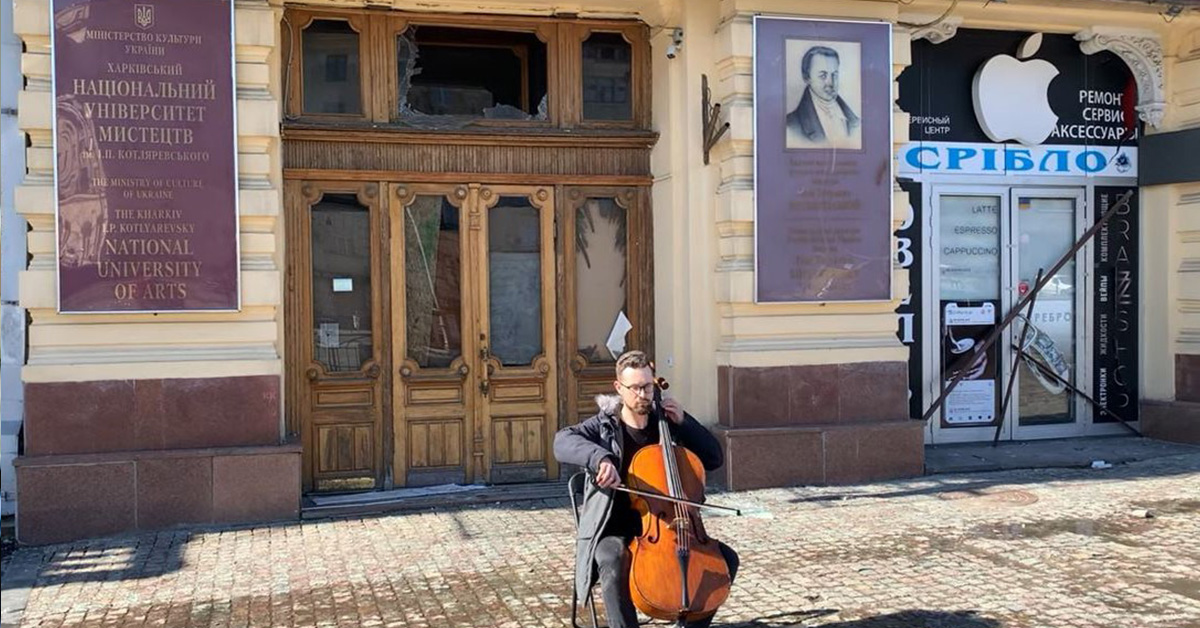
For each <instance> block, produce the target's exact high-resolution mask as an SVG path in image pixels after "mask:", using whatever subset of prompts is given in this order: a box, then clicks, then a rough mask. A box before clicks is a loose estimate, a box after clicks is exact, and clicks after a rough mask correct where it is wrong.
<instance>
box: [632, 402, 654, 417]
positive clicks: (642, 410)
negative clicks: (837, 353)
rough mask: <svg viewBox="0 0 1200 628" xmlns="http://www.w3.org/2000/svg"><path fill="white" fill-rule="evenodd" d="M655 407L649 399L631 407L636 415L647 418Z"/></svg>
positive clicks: (635, 403)
mask: <svg viewBox="0 0 1200 628" xmlns="http://www.w3.org/2000/svg"><path fill="white" fill-rule="evenodd" d="M653 407H654V404H653V402H651V401H650V400H649V399H638V400H637V401H636V402H634V404H633V405H632V406H630V407H629V409H630V410H632V411H633V413H634V414H638V415H641V416H646V415H648V414H650V409H651V408H653Z"/></svg>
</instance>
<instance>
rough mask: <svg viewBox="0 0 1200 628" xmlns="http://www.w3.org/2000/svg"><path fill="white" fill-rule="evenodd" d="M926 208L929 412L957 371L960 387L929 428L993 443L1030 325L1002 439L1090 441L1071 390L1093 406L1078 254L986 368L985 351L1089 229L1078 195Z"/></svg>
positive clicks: (1012, 192)
mask: <svg viewBox="0 0 1200 628" xmlns="http://www.w3.org/2000/svg"><path fill="white" fill-rule="evenodd" d="M932 196H933V198H932V199H930V200H931V201H932V202H931V204H930V206H931V207H932V208H933V215H932V220H933V228H932V229H931V230H930V231H931V236H930V240H931V241H930V251H931V252H932V259H933V260H934V263H933V264H932V265H931V271H930V272H931V274H932V276H931V277H929V279H930V282H929V284H928V285H930V286H931V288H932V289H931V290H930V291H929V293H930V294H929V300H928V301H927V302H926V304H925V305H926V311H928V312H931V313H933V314H934V315H933V316H930V317H929V319H931V320H930V329H927V334H926V337H927V338H930V339H931V341H930V342H929V343H928V345H927V346H926V347H925V350H926V355H928V356H930V358H931V359H930V360H929V361H928V363H929V365H930V366H929V370H928V372H927V373H926V374H925V381H926V389H925V391H924V392H925V396H926V399H927V402H926V404H928V403H931V402H932V401H933V400H934V399H935V398H937V396H938V395H939V394H941V391H942V390H943V389H944V386H946V384H948V383H949V381H950V380H951V379H952V378H953V377H954V376H955V374H956V373H958V372H960V371H965V372H966V376H965V377H964V379H963V381H962V382H961V383H960V384H959V386H958V387H957V388H956V389H955V391H954V392H953V393H951V394H950V395H949V396H948V397H947V399H946V403H945V405H944V406H943V408H942V411H941V412H939V413H938V414H937V415H934V417H932V418H931V429H932V434H931V436H932V439H931V440H932V441H933V442H935V443H939V442H940V443H947V442H970V441H982V440H990V439H991V438H993V437H994V435H995V433H996V426H997V424H998V423H999V422H1000V421H1001V417H1000V407H1001V405H1002V399H1003V398H1004V395H1005V394H1006V390H1007V385H1008V380H1009V379H1010V374H1011V373H1012V369H1013V358H1014V356H1015V355H1017V344H1018V342H1019V341H1020V339H1021V331H1022V329H1023V328H1024V327H1025V326H1026V323H1028V329H1029V331H1028V333H1027V334H1026V337H1025V344H1024V347H1023V348H1024V351H1023V352H1022V353H1023V354H1025V355H1028V356H1030V357H1029V358H1028V359H1026V358H1022V361H1021V362H1020V363H1019V364H1018V366H1017V376H1016V381H1015V382H1013V387H1012V392H1011V397H1010V400H1009V403H1008V408H1007V410H1006V415H1007V416H1006V417H1004V422H1003V427H1002V428H1001V431H1000V438H1002V439H1004V440H1011V439H1017V440H1021V439H1034V438H1056V437H1066V436H1078V435H1082V434H1085V433H1087V431H1088V428H1089V426H1090V423H1091V416H1092V414H1091V411H1090V408H1089V406H1088V405H1087V404H1086V402H1085V401H1084V400H1083V398H1082V397H1080V396H1078V395H1075V394H1072V393H1071V391H1070V388H1071V387H1072V386H1074V387H1077V388H1079V389H1080V390H1081V391H1082V392H1084V393H1085V394H1089V395H1090V390H1089V389H1090V386H1089V384H1088V382H1090V381H1091V379H1090V377H1089V371H1088V366H1087V365H1088V364H1089V361H1088V360H1089V358H1090V350H1089V346H1088V343H1087V342H1085V340H1086V338H1087V336H1086V334H1085V330H1086V329H1087V326H1086V321H1087V320H1088V319H1089V316H1088V309H1087V308H1088V304H1087V302H1086V299H1085V298H1084V297H1085V295H1086V294H1089V291H1088V290H1087V288H1086V286H1087V279H1088V277H1087V274H1086V272H1085V269H1086V268H1088V267H1089V264H1088V262H1087V260H1089V259H1090V257H1091V249H1090V246H1089V247H1085V248H1084V249H1083V250H1082V251H1080V252H1079V253H1078V254H1077V255H1076V256H1075V259H1074V260H1072V261H1070V262H1068V263H1067V264H1066V265H1064V266H1063V267H1062V268H1061V269H1060V270H1059V271H1058V272H1057V273H1055V274H1054V276H1053V277H1051V279H1050V280H1049V283H1048V284H1047V286H1046V287H1045V288H1044V289H1043V290H1042V292H1041V293H1039V295H1038V298H1037V301H1036V303H1035V306H1034V309H1033V311H1032V314H1031V315H1029V316H1023V317H1022V318H1021V319H1018V320H1017V321H1016V322H1015V323H1014V324H1012V325H1010V326H1009V327H1008V328H1007V329H1006V330H1005V331H1004V333H1003V335H1002V336H1001V339H1000V340H999V341H998V342H997V343H996V345H994V346H993V347H992V348H991V349H990V350H989V351H988V352H987V353H986V354H985V355H984V356H982V358H980V359H977V360H976V359H974V356H975V352H974V347H975V346H976V345H977V344H979V343H981V342H983V340H984V339H985V338H986V337H987V336H988V335H989V333H990V332H991V331H992V330H993V329H994V328H995V326H996V325H997V324H999V323H1000V322H1001V321H1002V320H1003V318H1004V316H1005V314H1006V313H1007V312H1009V311H1010V310H1011V309H1012V308H1013V307H1014V306H1015V305H1016V304H1017V302H1018V301H1019V300H1020V298H1021V297H1022V296H1024V295H1025V294H1026V293H1027V292H1028V291H1029V290H1032V288H1033V286H1034V285H1035V282H1036V279H1037V273H1038V269H1044V270H1045V271H1049V270H1050V268H1051V267H1052V266H1053V265H1054V264H1055V262H1056V261H1057V260H1058V259H1059V258H1060V257H1061V256H1062V255H1063V254H1064V253H1066V252H1067V251H1068V250H1069V249H1070V247H1071V245H1072V244H1074V242H1075V240H1076V239H1077V238H1078V237H1079V236H1080V235H1081V234H1082V233H1083V232H1084V231H1085V230H1086V228H1087V212H1086V211H1085V204H1084V198H1085V197H1084V190H1083V189H1082V188H1019V187H1009V186H935V187H934V188H933V190H932Z"/></svg>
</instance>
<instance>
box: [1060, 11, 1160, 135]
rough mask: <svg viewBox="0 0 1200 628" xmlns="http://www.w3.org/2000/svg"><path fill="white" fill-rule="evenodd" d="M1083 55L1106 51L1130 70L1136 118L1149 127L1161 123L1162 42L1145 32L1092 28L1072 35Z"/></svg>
mask: <svg viewBox="0 0 1200 628" xmlns="http://www.w3.org/2000/svg"><path fill="white" fill-rule="evenodd" d="M1075 39H1076V41H1078V42H1079V49H1080V50H1082V51H1083V53H1084V54H1089V55H1090V54H1096V53H1097V52H1100V51H1101V50H1108V51H1110V52H1112V53H1113V54H1115V55H1117V56H1118V57H1120V58H1121V60H1122V61H1124V62H1125V64H1126V65H1128V66H1129V69H1130V70H1132V71H1133V77H1134V80H1136V81H1137V86H1138V104H1137V107H1136V109H1137V111H1138V117H1139V118H1141V119H1142V120H1143V121H1144V122H1147V123H1149V124H1150V125H1151V126H1155V127H1157V126H1158V125H1159V124H1161V123H1162V119H1163V114H1164V113H1165V111H1166V108H1167V99H1166V96H1165V95H1164V88H1163V51H1162V42H1161V41H1159V38H1158V36H1157V35H1156V34H1154V33H1152V32H1149V31H1139V30H1128V29H1116V28H1101V27H1092V28H1088V29H1085V30H1082V31H1080V32H1078V33H1075Z"/></svg>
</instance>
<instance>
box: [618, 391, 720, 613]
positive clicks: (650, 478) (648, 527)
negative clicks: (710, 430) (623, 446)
mask: <svg viewBox="0 0 1200 628" xmlns="http://www.w3.org/2000/svg"><path fill="white" fill-rule="evenodd" d="M654 384H655V385H654V405H653V410H652V412H651V420H656V421H658V429H659V444H658V446H657V447H655V446H647V447H643V448H642V449H640V450H638V452H637V453H635V454H634V455H633V459H632V460H631V461H630V464H629V471H628V474H627V480H626V485H625V486H616V487H613V488H614V489H615V490H619V491H623V492H626V493H629V494H630V495H631V497H630V501H631V502H632V504H633V508H634V510H635V511H636V512H637V513H638V514H639V515H640V516H641V520H642V534H641V536H639V537H637V538H634V539H633V540H632V541H630V543H629V550H630V554H631V556H632V559H631V561H630V569H629V571H630V573H629V589H630V594H631V597H632V599H633V604H634V606H635V607H637V609H638V610H640V611H641V612H642V613H644V614H646V615H648V616H650V617H653V618H655V619H660V620H665V621H675V622H677V623H678V624H679V625H680V626H682V625H684V624H685V623H687V622H691V621H696V620H698V619H703V618H706V617H709V616H711V615H713V614H714V613H716V612H717V609H718V608H719V607H720V606H721V604H723V603H724V602H725V599H726V598H727V597H728V596H729V587H730V584H731V579H730V576H729V566H728V565H727V564H726V562H725V556H724V555H723V554H721V550H720V547H719V546H718V544H717V541H716V539H714V538H712V537H710V536H708V533H707V532H706V531H705V529H704V523H703V522H702V521H701V519H700V512H699V508H715V509H720V510H728V511H732V512H734V513H736V514H738V515H740V514H741V511H739V510H738V509H736V508H728V507H724V506H713V505H709V504H705V503H703V501H704V476H705V472H704V466H703V465H702V464H701V463H700V458H699V457H697V456H696V454H695V453H693V452H692V451H691V450H689V449H687V448H686V447H681V446H678V445H676V444H675V443H674V442H672V440H671V430H670V421H669V419H668V418H667V415H666V412H665V411H663V409H662V391H663V390H665V389H666V388H668V384H667V382H666V380H664V379H663V378H661V377H658V378H655V381H654Z"/></svg>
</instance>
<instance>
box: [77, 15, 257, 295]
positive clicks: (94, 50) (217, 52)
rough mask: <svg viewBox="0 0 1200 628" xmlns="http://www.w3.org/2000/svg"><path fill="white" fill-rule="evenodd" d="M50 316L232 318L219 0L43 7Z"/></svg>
mask: <svg viewBox="0 0 1200 628" xmlns="http://www.w3.org/2000/svg"><path fill="white" fill-rule="evenodd" d="M53 19H54V49H53V51H54V96H55V105H56V107H55V152H56V156H57V167H56V169H55V180H56V184H57V188H58V300H59V311H61V312H113V311H178V310H235V309H238V307H239V293H238V233H237V164H236V161H235V159H236V145H235V134H236V128H235V121H234V85H233V63H232V54H233V53H232V50H233V47H232V46H233V42H232V6H231V0H171V2H163V1H162V0H157V1H137V0H54V1H53Z"/></svg>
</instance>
